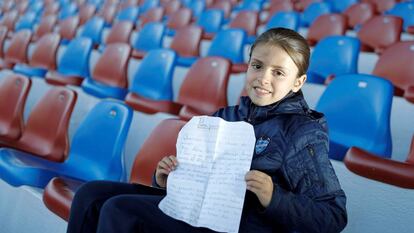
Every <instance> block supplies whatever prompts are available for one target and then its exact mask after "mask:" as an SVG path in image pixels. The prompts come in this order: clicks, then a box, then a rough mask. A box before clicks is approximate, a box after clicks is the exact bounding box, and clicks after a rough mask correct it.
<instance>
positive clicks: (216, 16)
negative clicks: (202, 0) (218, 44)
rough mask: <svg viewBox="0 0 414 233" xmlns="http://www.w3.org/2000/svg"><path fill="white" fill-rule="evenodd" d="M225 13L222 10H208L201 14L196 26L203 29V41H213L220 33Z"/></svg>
mask: <svg viewBox="0 0 414 233" xmlns="http://www.w3.org/2000/svg"><path fill="white" fill-rule="evenodd" d="M223 20H224V13H223V11H221V10H214V9H210V10H206V11H204V12H202V13H201V15H200V17H198V19H197V21H196V25H197V26H199V27H201V28H202V29H203V39H206V40H211V39H212V38H213V37H214V36H215V35H216V33H217V32H218V31H220V29H221V27H222V25H223V22H224V21H223Z"/></svg>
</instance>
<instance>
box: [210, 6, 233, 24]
mask: <svg viewBox="0 0 414 233" xmlns="http://www.w3.org/2000/svg"><path fill="white" fill-rule="evenodd" d="M231 8H232V6H231V3H230V1H215V2H213V4H212V5H211V6H209V7H208V9H213V10H221V11H222V12H223V13H224V15H223V16H224V21H223V22H224V23H227V22H228V21H229V20H230V14H231Z"/></svg>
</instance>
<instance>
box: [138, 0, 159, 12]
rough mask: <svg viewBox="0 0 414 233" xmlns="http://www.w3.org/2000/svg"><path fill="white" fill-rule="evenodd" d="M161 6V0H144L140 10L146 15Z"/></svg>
mask: <svg viewBox="0 0 414 233" xmlns="http://www.w3.org/2000/svg"><path fill="white" fill-rule="evenodd" d="M159 5H160V0H143V2H142V4H141V5H140V7H139V9H140V12H141V13H143V14H144V13H146V12H147V11H149V10H150V9H152V8H154V7H157V6H159Z"/></svg>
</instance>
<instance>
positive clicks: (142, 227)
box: [68, 28, 347, 233]
mask: <svg viewBox="0 0 414 233" xmlns="http://www.w3.org/2000/svg"><path fill="white" fill-rule="evenodd" d="M309 57H310V50H309V46H308V44H307V42H306V40H305V39H304V38H303V37H302V36H300V35H299V34H298V33H296V32H295V31H292V30H289V29H284V28H274V29H270V30H268V31H266V32H265V33H263V34H262V35H260V36H259V37H258V38H257V40H256V41H255V43H254V44H253V45H252V47H251V52H250V60H249V68H248V70H247V74H246V77H247V80H246V86H245V91H246V92H247V94H248V97H242V98H241V100H240V104H239V105H237V106H232V107H227V108H223V109H220V110H218V111H217V112H216V113H215V114H214V116H217V117H221V118H223V119H225V120H227V121H246V122H249V123H250V124H252V125H253V127H254V131H255V135H256V148H255V152H254V155H253V160H252V164H251V170H250V171H249V172H248V173H247V174H246V176H245V179H246V184H247V190H248V191H247V194H246V198H245V203H244V207H243V213H242V218H241V223H240V229H239V232H254V233H256V232H257V233H259V232H260V233H263V232H340V231H341V230H342V229H343V228H344V227H345V225H346V223H347V214H346V208H345V204H346V197H345V193H344V192H343V191H342V189H341V187H340V185H339V182H338V179H337V177H336V175H335V172H334V170H333V168H332V165H331V163H330V161H329V159H328V135H327V129H326V122H325V119H324V117H323V114H321V113H318V112H316V111H313V110H311V109H309V107H308V106H307V104H306V102H305V100H304V98H303V95H302V92H301V90H300V88H301V87H302V86H303V84H304V83H305V81H306V70H307V68H308V65H309ZM178 164H179V161H177V159H176V157H175V156H166V157H164V158H163V159H162V160H161V161H160V162H159V163H158V166H157V169H156V171H155V177H154V182H153V183H154V185H155V186H158V187H161V188H165V187H166V182H167V177H168V174H169V173H170V171H172V170H174V169H175V168H176V166H177V165H178ZM151 192H152V191H151V190H142V189H139V188H137V186H135V185H133V184H124V183H117V182H108V181H94V182H90V183H87V184H85V185H83V186H82V187H81V188H80V189H79V191H78V192H77V193H76V195H75V198H74V200H73V204H72V208H71V215H70V219H69V225H68V232H69V233H72V232H73V233H74V232H99V233H102V232H112V233H128V232H213V231H212V230H210V229H206V228H197V227H193V226H191V225H189V224H187V223H185V222H182V221H179V220H175V219H173V218H171V217H169V216H167V215H165V214H164V213H163V212H162V211H161V210H160V209H159V208H158V203H159V202H160V200H161V199H162V198H163V195H148V193H151ZM155 192H156V191H154V194H155Z"/></svg>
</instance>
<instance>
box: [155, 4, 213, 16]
mask: <svg viewBox="0 0 414 233" xmlns="http://www.w3.org/2000/svg"><path fill="white" fill-rule="evenodd" d="M147 1H148V0H147ZM187 7H188V8H190V9H191V11H192V12H193V19H196V18H198V17H200V15H201V13H202V12H204V10H205V8H206V2H205V1H204V0H192V1H190V3H189V4H187Z"/></svg>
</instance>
